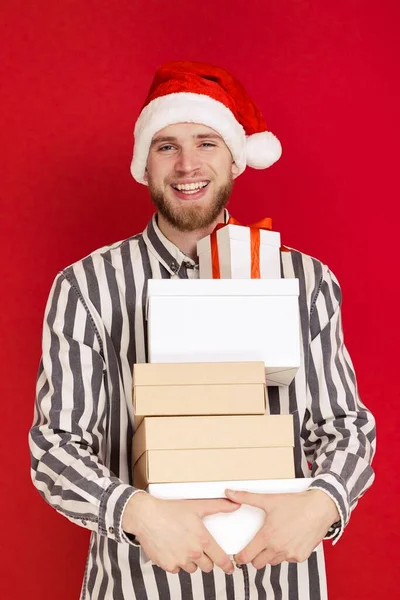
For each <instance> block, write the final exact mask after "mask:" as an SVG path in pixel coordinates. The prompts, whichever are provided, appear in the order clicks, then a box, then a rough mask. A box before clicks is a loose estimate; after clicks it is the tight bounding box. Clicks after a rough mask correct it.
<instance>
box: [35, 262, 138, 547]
mask: <svg viewBox="0 0 400 600" xmlns="http://www.w3.org/2000/svg"><path fill="white" fill-rule="evenodd" d="M105 372H106V370H105V364H104V360H103V357H102V353H101V340H99V336H98V332H97V330H96V328H95V326H94V323H93V321H92V319H91V316H90V313H89V312H88V310H87V307H86V306H85V305H84V302H83V300H82V298H81V297H80V295H79V294H78V293H77V291H76V290H75V289H74V288H73V287H72V286H71V285H70V283H69V282H68V280H67V279H66V278H65V277H64V275H63V274H61V273H60V274H59V275H58V276H57V278H56V279H55V282H54V284H53V287H52V289H51V292H50V296H49V300H48V303H47V307H46V311H45V319H44V327H43V354H42V359H41V362H40V367H39V373H38V379H37V394H36V403H35V411H34V422H33V425H32V428H31V430H30V432H29V446H30V451H31V475H32V480H33V483H34V485H35V486H36V488H37V489H38V491H39V492H40V494H41V495H42V497H43V498H44V499H45V500H46V501H47V502H48V503H49V504H50V505H51V506H53V507H54V508H55V509H56V510H57V511H58V512H59V513H61V514H63V515H64V516H65V517H67V518H68V519H70V520H71V521H73V522H74V523H76V524H77V525H80V526H82V527H86V528H87V529H90V530H92V531H95V532H97V533H99V534H100V535H104V536H108V537H110V538H112V539H113V540H115V541H117V542H123V543H133V544H134V545H138V544H136V543H135V542H134V541H131V540H130V539H128V537H127V536H126V535H125V534H124V532H123V531H122V525H121V522H122V515H123V511H124V508H125V506H126V504H127V502H128V501H129V499H130V498H131V497H132V495H133V494H135V493H136V492H139V491H142V490H137V489H135V488H134V487H132V486H131V485H128V484H126V483H124V482H122V481H121V480H120V479H119V478H118V477H116V476H115V475H114V474H113V473H111V472H110V470H109V469H108V468H107V467H106V466H105V465H104V461H103V460H102V458H103V457H104V453H105V452H106V448H105V440H106V432H107V394H106V389H105Z"/></svg>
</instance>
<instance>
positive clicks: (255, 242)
mask: <svg viewBox="0 0 400 600" xmlns="http://www.w3.org/2000/svg"><path fill="white" fill-rule="evenodd" d="M227 225H242V223H240V222H239V221H237V220H236V219H235V218H234V217H229V220H228V222H227V223H218V225H217V226H216V227H215V229H214V231H213V232H212V234H211V236H210V242H211V264H212V276H213V279H220V277H221V272H220V268H219V256H218V242H217V231H218V230H219V229H222V227H226V226H227ZM248 227H249V229H250V261H251V263H250V264H251V272H250V276H251V279H260V277H261V274H260V230H261V229H264V230H266V231H271V230H272V219H271V218H270V217H265V218H264V219H261V220H260V221H257V222H256V223H252V224H251V225H248ZM281 250H282V251H284V252H287V251H289V250H288V248H285V246H282V247H281Z"/></svg>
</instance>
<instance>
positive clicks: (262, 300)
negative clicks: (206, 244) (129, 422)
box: [147, 279, 300, 385]
mask: <svg viewBox="0 0 400 600" xmlns="http://www.w3.org/2000/svg"><path fill="white" fill-rule="evenodd" d="M298 296H299V282H298V279H195V280H191V279H150V280H149V282H148V303H147V318H148V342H149V362H151V363H166V362H169V363H175V362H224V361H229V362H231V361H232V362H233V361H260V360H261V361H263V363H264V365H265V368H266V382H267V385H289V383H290V382H291V381H292V380H293V378H294V376H295V374H296V372H297V370H298V368H299V365H300V318H299V306H298Z"/></svg>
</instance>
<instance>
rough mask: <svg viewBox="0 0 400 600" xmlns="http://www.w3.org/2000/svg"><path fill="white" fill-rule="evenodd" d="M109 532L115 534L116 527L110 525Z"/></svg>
mask: <svg viewBox="0 0 400 600" xmlns="http://www.w3.org/2000/svg"><path fill="white" fill-rule="evenodd" d="M108 533H110V534H111V535H114V527H109V528H108Z"/></svg>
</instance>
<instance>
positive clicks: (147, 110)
mask: <svg viewBox="0 0 400 600" xmlns="http://www.w3.org/2000/svg"><path fill="white" fill-rule="evenodd" d="M175 123H199V124H202V125H207V126H208V127H211V129H214V130H215V131H217V132H218V133H219V134H220V135H221V137H222V138H223V140H224V141H225V143H226V145H227V146H228V148H229V150H230V151H231V153H232V158H233V160H234V161H235V163H236V166H237V167H238V169H239V174H240V173H243V171H244V170H245V168H246V135H245V131H244V129H243V127H242V125H241V124H240V123H239V122H238V121H237V120H236V119H235V117H234V115H233V113H232V111H230V110H229V108H227V107H226V106H225V105H224V104H222V102H218V100H214V99H213V98H211V97H210V96H206V95H204V94H193V93H190V92H178V93H173V94H168V95H167V96H160V97H158V98H155V99H154V100H152V101H151V102H150V103H149V104H148V105H147V106H145V107H144V109H143V110H142V112H141V113H140V115H139V118H138V120H137V121H136V125H135V147H134V152H133V159H132V163H131V173H132V175H133V177H134V178H135V179H136V181H138V182H139V183H143V184H145V185H147V182H146V181H145V180H144V174H145V169H146V164H147V157H148V155H149V150H150V145H151V141H152V139H153V137H154V135H155V134H156V133H157V132H158V131H160V130H161V129H164V127H167V126H168V125H174V124H175ZM256 135H259V134H256ZM251 137H253V136H251ZM261 168H262V167H261Z"/></svg>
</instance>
